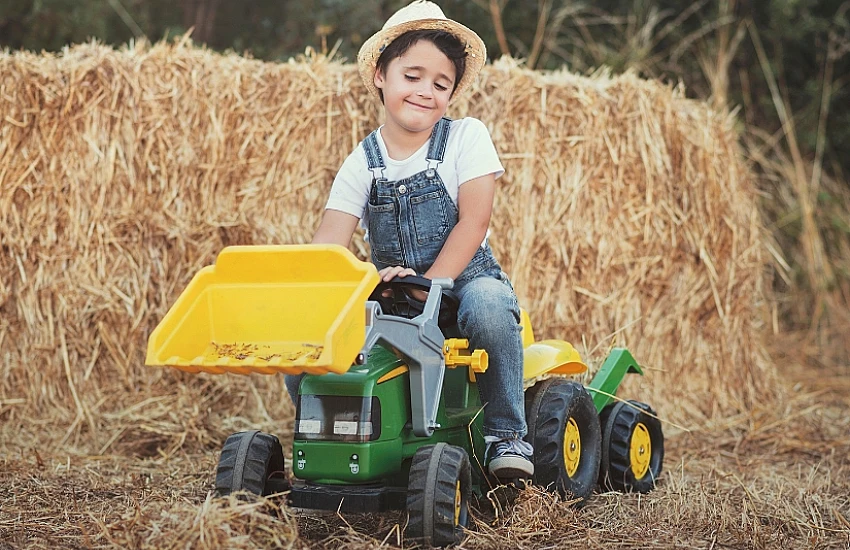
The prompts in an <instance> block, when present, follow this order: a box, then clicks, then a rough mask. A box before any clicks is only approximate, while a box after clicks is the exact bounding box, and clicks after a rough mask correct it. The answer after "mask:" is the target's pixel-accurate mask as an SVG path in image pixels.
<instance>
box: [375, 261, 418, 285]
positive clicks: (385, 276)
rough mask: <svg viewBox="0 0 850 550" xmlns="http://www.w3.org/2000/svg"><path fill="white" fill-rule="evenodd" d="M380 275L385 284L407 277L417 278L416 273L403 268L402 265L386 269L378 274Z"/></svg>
mask: <svg viewBox="0 0 850 550" xmlns="http://www.w3.org/2000/svg"><path fill="white" fill-rule="evenodd" d="M378 275H380V276H381V280H382V281H384V282H385V283H388V282H390V281H392V280H393V279H395V278H396V277H402V278H403V277H407V276H408V275H413V276H416V272H415V271H413V270H412V269H410V268H409V267H401V266H400V265H394V266H391V267H385V268H384V269H382V270H380V271H379V272H378Z"/></svg>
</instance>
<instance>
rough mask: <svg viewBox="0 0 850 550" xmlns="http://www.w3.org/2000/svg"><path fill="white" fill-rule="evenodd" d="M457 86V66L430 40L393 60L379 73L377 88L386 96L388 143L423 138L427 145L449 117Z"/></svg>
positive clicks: (385, 130) (376, 77) (384, 131)
mask: <svg viewBox="0 0 850 550" xmlns="http://www.w3.org/2000/svg"><path fill="white" fill-rule="evenodd" d="M454 85H455V66H454V64H453V63H452V62H451V60H450V59H449V58H448V57H446V55H445V54H444V53H443V52H441V51H440V50H439V48H437V46H435V45H434V44H433V43H432V42H430V41H428V40H420V41H419V42H417V43H415V44H413V45H412V46H411V47H410V48H409V49H408V50H407V51H406V52H405V53H404V55H402V56H401V57H398V58H396V59H393V60H392V61H391V62H390V63H389V65H387V69H386V71H385V72H381V71H378V72H376V73H375V86H376V87H377V88H379V89H380V90H381V92H382V93H383V95H384V111H385V112H386V114H387V120H386V124H385V126H384V130H383V131H382V134H383V135H384V138H385V140H386V139H387V138H388V137H389V138H390V139H392V138H395V139H399V140H402V141H408V142H409V140H411V138H413V140H414V141H418V139H417V138H420V137H421V138H422V140H423V141H422V142H423V143H424V140H427V139H428V138H429V137H430V132H431V129H432V128H433V127H434V125H435V124H436V123H437V121H438V120H440V118H442V117H443V116H444V115H445V114H446V109H447V108H448V104H449V99H450V98H451V95H452V90H453V89H454ZM411 145H412V144H411ZM420 145H421V143H420Z"/></svg>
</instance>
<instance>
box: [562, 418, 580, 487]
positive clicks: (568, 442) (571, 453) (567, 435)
mask: <svg viewBox="0 0 850 550" xmlns="http://www.w3.org/2000/svg"><path fill="white" fill-rule="evenodd" d="M580 458H581V434H580V433H579V431H578V424H576V421H575V420H574V419H573V418H572V417H570V419H569V420H567V427H566V429H564V467H565V468H566V470H567V475H568V476H570V477H573V476H574V475H575V473H576V471H578V463H579V459H580Z"/></svg>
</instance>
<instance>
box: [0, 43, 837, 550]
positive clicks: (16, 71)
mask: <svg viewBox="0 0 850 550" xmlns="http://www.w3.org/2000/svg"><path fill="white" fill-rule="evenodd" d="M0 113H2V115H0V497H2V498H0V548H3V547H4V546H5V545H8V546H11V547H22V546H26V547H30V546H32V547H47V546H56V545H57V544H58V545H61V546H66V547H77V548H91V547H115V548H118V547H120V548H126V547H131V548H178V547H179V548H249V547H260V548H268V547H287V546H294V547H301V546H305V545H309V546H315V547H322V548H339V547H343V548H369V547H374V546H378V545H380V544H382V543H384V542H385V543H386V544H396V543H397V541H398V540H399V538H398V537H399V533H400V529H401V528H402V527H403V523H402V521H401V516H398V515H384V516H381V517H365V518H360V517H346V518H338V517H335V516H330V517H323V518H320V519H316V518H294V517H293V516H292V515H291V511H289V510H287V509H286V508H285V507H284V508H281V507H280V506H279V503H276V502H273V501H272V502H260V503H250V504H245V503H238V502H236V501H233V502H226V503H219V502H213V501H210V500H208V499H207V496H206V495H207V492H208V490H209V489H210V483H211V472H212V470H213V468H214V463H215V460H216V453H217V450H218V448H219V446H220V445H221V442H222V441H223V440H224V438H225V437H226V435H227V434H228V433H230V432H233V431H237V430H239V429H242V428H247V427H256V428H258V429H262V430H265V431H270V432H274V433H276V434H278V435H281V436H282V437H286V436H287V435H288V434H287V431H288V430H289V429H290V428H289V423H290V422H291V418H292V408H291V405H290V404H289V400H288V397H287V395H286V391H285V389H284V387H283V382H282V378H280V377H269V378H265V377H248V378H241V377H232V376H227V377H224V376H219V377H214V376H190V375H186V374H183V373H179V372H176V371H160V370H151V369H145V368H143V367H141V365H142V363H143V350H144V348H145V342H146V338H147V335H148V334H149V332H150V330H151V329H152V328H153V326H154V325H155V324H156V322H157V321H158V320H159V319H160V318H161V317H162V315H163V314H164V312H165V310H166V308H167V307H168V305H169V304H171V303H172V302H173V301H174V299H175V298H176V296H177V295H178V293H179V292H180V290H181V289H182V288H184V287H185V285H186V283H187V282H188V280H189V278H190V277H191V276H192V274H194V273H195V272H196V271H197V270H198V268H199V267H200V266H202V265H204V264H207V263H210V262H212V261H213V259H214V257H215V255H216V254H217V252H218V251H219V250H220V249H221V248H222V247H223V246H225V245H228V244H236V243H239V244H246V243H298V242H304V241H305V240H307V239H308V238H309V236H310V234H311V233H312V231H313V228H314V227H315V225H316V223H317V221H318V216H319V215H320V213H321V209H322V206H323V204H324V201H325V198H326V196H327V192H328V189H329V186H330V182H331V180H332V178H333V174H334V172H335V170H336V169H337V167H338V166H339V164H340V163H341V161H342V159H343V158H344V157H345V155H347V154H348V153H349V152H350V150H351V149H352V148H353V147H354V146H355V145H356V143H357V141H358V140H359V139H361V138H362V137H363V136H364V135H365V133H366V132H367V131H368V130H369V129H370V128H372V127H374V125H375V124H376V123H377V121H378V119H377V117H378V113H377V108H376V106H375V105H374V102H372V101H371V100H370V99H369V98H367V97H366V96H365V95H364V94H363V93H362V90H361V89H360V87H359V84H358V77H357V75H356V71H355V70H354V69H353V68H352V67H351V66H346V65H341V64H337V63H332V62H329V61H328V60H326V59H322V58H317V59H310V60H306V61H303V60H302V61H299V62H292V63H287V64H280V65H275V64H267V63H261V62H258V61H252V60H246V59H243V58H240V57H238V56H233V55H229V56H221V55H217V54H213V53H211V52H209V51H206V50H203V49H197V48H194V47H192V46H191V45H189V44H177V45H166V44H160V45H156V46H152V47H151V46H144V45H142V46H138V47H136V48H134V49H131V50H125V51H114V50H111V49H108V48H104V47H101V46H97V45H86V46H78V47H74V48H71V49H70V50H68V51H66V52H64V53H63V54H62V55H60V56H48V55H35V54H30V53H23V52H17V53H11V54H10V53H3V54H0ZM450 114H451V115H452V116H455V117H460V116H465V115H472V116H477V117H479V118H481V119H482V120H484V121H486V122H487V124H488V125H489V127H490V130H491V133H492V135H493V137H494V140H495V142H496V145H497V147H498V149H499V151H500V153H501V156H502V158H503V161H504V163H505V165H506V168H507V170H508V172H507V174H506V176H505V177H504V179H503V180H500V187H499V191H498V197H497V204H496V213H495V216H494V222H493V235H494V238H493V244H494V247H495V248H496V250H497V253H498V254H499V256H500V258H502V260H503V263H504V266H505V268H506V270H507V271H508V272H509V273H511V275H512V278H513V281H514V282H515V286H516V288H517V291H518V293H519V295H520V298H521V301H522V303H523V305H524V306H525V307H526V308H527V309H529V310H530V313H531V315H532V319H533V321H534V325H535V332H536V334H537V335H538V337H544V338H545V337H556V338H564V339H567V340H570V341H573V342H574V343H575V344H576V345H577V347H578V348H579V349H580V350H581V351H582V353H583V354H584V355H585V356H586V357H587V358H588V360H589V361H590V362H591V363H592V364H593V365H598V364H599V362H600V360H601V359H602V358H603V357H604V356H605V354H606V353H607V351H608V349H609V347H610V346H611V345H613V344H615V343H616V344H618V345H626V346H628V347H629V348H630V349H631V350H632V351H633V352H634V354H635V356H636V357H637V358H638V360H639V361H641V362H642V363H643V364H645V365H646V367H647V372H648V375H647V376H646V377H645V378H643V379H640V380H635V381H632V382H631V383H630V384H629V385H628V386H627V388H626V392H627V394H628V397H638V398H641V399H642V400H646V401H648V402H650V403H652V404H653V406H654V407H655V408H656V409H657V410H658V411H659V413H660V414H661V416H662V417H663V418H665V419H667V420H671V421H675V422H676V423H677V424H680V425H683V426H685V427H687V428H689V429H691V430H692V431H691V432H690V433H689V434H688V433H685V432H682V430H680V429H678V428H674V427H673V426H672V425H668V426H667V433H668V435H669V436H671V439H670V449H669V454H668V460H667V465H668V473H667V475H666V476H665V481H664V484H663V486H662V487H661V488H660V489H659V490H658V491H657V492H654V493H652V494H651V495H648V496H646V497H637V496H619V495H616V496H615V495H599V496H597V497H596V498H595V499H594V500H593V502H592V503H591V504H590V505H589V506H587V507H585V508H584V509H582V510H580V511H576V510H574V509H573V508H571V507H569V506H567V505H566V504H564V503H561V502H556V501H555V500H553V499H552V498H551V497H549V496H547V495H542V494H539V493H537V492H535V491H533V490H532V491H527V492H525V493H523V494H522V495H521V496H520V497H519V500H518V502H517V503H516V504H515V506H514V507H513V508H512V509H511V510H510V513H504V514H499V515H498V516H497V517H494V516H493V515H492V513H487V512H482V514H481V515H480V516H479V517H478V525H477V528H476V529H475V530H474V532H473V533H472V534H471V535H470V537H469V539H468V540H467V541H466V543H465V544H464V546H465V547H468V548H494V547H495V548H499V547H504V548H517V547H520V548H541V547H551V548H562V547H563V548H566V547H571V546H578V545H582V546H583V547H586V546H589V547H591V548H596V547H620V548H632V547H637V546H640V547H653V546H655V547H670V546H686V547H704V548H716V547H723V546H726V547H740V548H749V547H757V548H771V547H776V548H784V547H799V546H807V545H808V546H812V547H819V548H842V547H846V543H847V537H848V534H847V533H848V528H847V526H846V520H847V518H848V517H850V510H848V503H847V497H846V495H847V493H848V491H847V485H846V482H844V478H846V476H847V473H848V471H847V470H848V465H847V462H846V459H845V458H844V456H845V455H846V452H847V450H848V444H847V435H846V434H847V427H848V426H847V420H846V415H843V413H842V411H844V410H846V406H847V404H846V403H843V402H842V403H837V402H827V403H824V402H818V401H817V400H812V399H814V398H799V399H798V400H797V401H794V400H792V399H791V398H790V397H788V395H792V394H793V393H789V391H790V390H785V389H783V388H784V387H783V386H782V385H780V384H779V383H778V377H777V373H776V371H775V369H774V368H773V367H772V366H771V364H770V362H769V360H768V359H767V354H766V353H765V351H764V341H765V337H766V336H769V334H768V331H769V327H768V322H767V319H768V315H767V313H766V310H767V305H768V300H769V297H768V295H767V292H766V289H765V287H764V284H765V283H764V281H765V274H766V271H767V269H768V263H769V259H768V254H767V253H766V251H765V239H764V230H763V228H762V226H761V221H760V218H759V213H758V209H757V207H756V200H755V195H754V185H753V182H752V176H751V174H750V173H749V171H748V169H747V166H746V164H745V163H744V161H743V160H742V159H741V158H740V154H739V150H738V142H737V136H736V134H735V132H734V131H733V128H732V122H733V121H732V119H731V118H730V116H729V115H728V114H726V113H724V112H716V111H713V110H711V109H710V108H708V107H707V106H705V105H703V104H701V103H698V102H694V101H690V100H687V99H685V98H684V97H683V95H682V94H681V93H680V92H679V91H677V90H673V89H670V88H667V87H664V86H661V85H659V84H657V83H653V82H647V81H642V80H640V79H638V78H636V77H635V76H634V75H624V76H619V77H616V78H611V77H609V76H606V75H604V74H601V75H597V76H595V77H593V78H585V77H578V76H576V75H572V74H568V73H556V74H546V75H543V74H539V73H534V72H531V71H527V70H524V69H521V68H519V67H517V66H515V65H514V64H513V63H512V62H511V61H509V60H503V61H501V62H499V63H497V64H496V65H494V66H491V67H487V68H486V70H485V71H484V73H483V74H482V77H481V79H480V81H479V83H478V86H477V87H476V89H475V90H474V93H473V95H472V96H471V97H470V98H468V99H466V100H463V101H461V102H459V104H458V105H456V106H455V107H454V108H453V112H452V113H450ZM352 248H353V249H354V250H355V251H356V252H357V253H358V254H360V255H361V257H362V256H364V255H365V248H364V245H363V242H362V240H361V239H357V240H356V241H355V242H354V243H353V245H352ZM795 415H796V416H795ZM842 430H843V431H842ZM290 435H291V434H290ZM830 449H832V450H831V451H830ZM842 545H844V546H842Z"/></svg>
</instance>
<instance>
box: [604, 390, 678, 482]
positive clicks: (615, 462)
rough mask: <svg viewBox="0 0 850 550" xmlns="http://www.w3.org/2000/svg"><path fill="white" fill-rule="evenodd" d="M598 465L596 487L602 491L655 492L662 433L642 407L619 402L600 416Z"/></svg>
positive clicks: (650, 412)
mask: <svg viewBox="0 0 850 550" xmlns="http://www.w3.org/2000/svg"><path fill="white" fill-rule="evenodd" d="M600 421H601V422H602V423H603V424H602V464H601V466H600V468H599V484H600V485H601V486H602V487H604V488H605V489H610V490H614V491H624V492H635V493H648V492H649V491H651V490H652V489H653V488H655V483H656V482H657V481H658V477H659V476H660V475H661V467H662V463H663V462H664V433H663V432H662V431H661V422H659V420H658V418H656V417H655V411H653V410H652V408H651V407H650V406H649V405H647V404H646V403H640V402H638V401H628V402H623V401H620V402H618V403H613V404H611V405H608V406H607V407H605V408H604V409H603V410H602V413H601V414H600Z"/></svg>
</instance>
